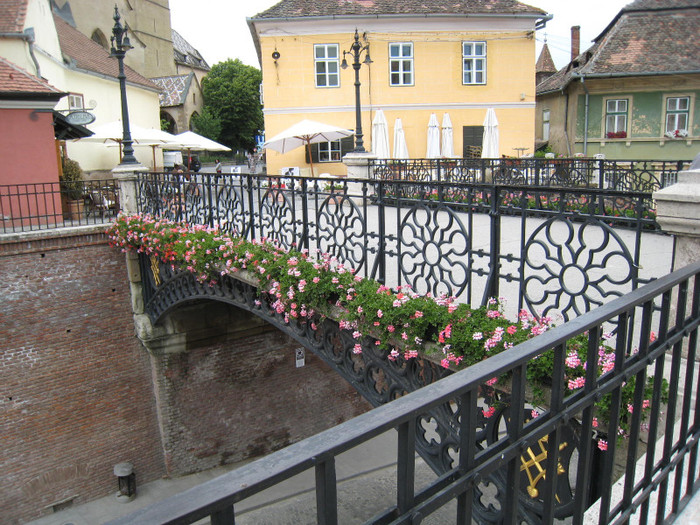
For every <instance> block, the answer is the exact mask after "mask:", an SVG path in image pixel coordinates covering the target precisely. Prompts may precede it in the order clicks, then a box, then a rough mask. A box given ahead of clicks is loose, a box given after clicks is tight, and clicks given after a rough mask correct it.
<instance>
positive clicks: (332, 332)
mask: <svg viewBox="0 0 700 525" xmlns="http://www.w3.org/2000/svg"><path fill="white" fill-rule="evenodd" d="M140 266H141V274H142V284H143V292H144V301H145V312H146V313H147V314H148V316H149V317H150V319H151V321H152V323H153V324H154V325H158V323H159V322H160V321H161V320H162V319H163V317H164V316H165V315H166V314H167V313H168V312H170V311H172V310H174V309H175V308H177V307H178V306H179V305H184V304H185V303H187V302H191V301H195V300H198V301H201V300H212V301H219V302H224V303H227V304H230V305H233V306H236V307H238V308H241V309H243V310H246V311H248V312H251V313H252V314H254V315H256V316H258V317H260V318H262V319H263V320H265V321H266V322H267V323H269V324H270V325H273V326H275V327H276V328H278V329H279V330H281V331H282V332H284V333H286V334H288V335H289V336H291V337H292V338H294V339H295V340H296V341H298V342H299V343H300V344H301V345H302V346H304V347H305V348H306V349H307V350H309V351H311V352H313V353H314V354H315V355H317V356H318V357H320V358H321V359H323V361H325V362H326V363H327V364H328V365H329V366H330V367H331V368H332V369H333V370H335V371H336V372H337V373H338V374H340V375H341V376H342V377H343V378H344V379H345V380H346V381H348V382H349V383H350V384H351V385H352V386H353V387H354V388H355V389H356V390H357V391H358V392H359V393H360V394H361V395H362V396H363V397H364V398H365V399H367V400H368V401H369V402H370V403H371V404H372V405H373V406H379V405H381V404H384V403H388V402H390V401H392V400H394V399H396V398H398V397H400V396H402V395H404V394H405V393H408V392H412V391H414V390H417V389H419V388H421V387H422V386H424V385H426V384H429V383H432V382H434V381H437V380H438V379H440V378H442V377H444V376H445V375H446V374H449V373H450V372H449V371H448V370H445V369H444V368H442V367H441V366H440V365H439V364H436V363H434V362H432V361H429V360H427V359H424V358H422V357H419V358H413V359H408V360H405V359H403V358H398V359H396V360H390V359H388V351H386V350H381V349H380V348H379V347H378V346H377V345H375V341H374V340H373V339H371V338H365V339H363V340H362V341H361V344H362V353H355V352H354V351H353V350H354V347H355V344H356V343H357V340H356V339H353V337H352V333H351V332H350V331H348V330H344V329H341V328H340V327H339V325H338V323H337V322H335V321H333V320H332V319H328V318H325V319H322V320H321V319H317V320H316V322H314V323H312V321H309V320H303V321H300V320H298V319H290V320H289V322H288V323H287V322H285V319H284V316H283V315H280V314H278V313H277V312H276V311H275V310H274V308H272V307H271V306H270V301H268V300H267V297H266V296H267V294H261V293H259V291H258V288H257V287H256V285H255V283H253V282H247V281H246V280H245V277H243V278H242V279H241V278H234V277H230V276H224V277H222V278H221V280H220V282H218V283H217V284H214V285H211V284H209V283H200V282H198V281H197V279H196V278H195V276H194V275H193V274H192V273H191V272H188V271H179V270H173V269H172V268H171V267H170V266H168V265H163V264H161V265H152V264H151V261H149V260H148V259H147V258H146V257H145V256H143V255H141V256H140ZM312 324H313V325H314V326H315V328H316V329H314V328H313V327H312ZM482 395H483V400H484V403H485V404H486V405H489V406H496V407H499V408H497V410H496V413H495V414H494V415H492V416H491V417H488V418H487V417H485V416H484V414H483V413H482V411H479V413H478V414H477V418H476V419H477V448H478V449H482V448H486V447H487V446H489V445H491V444H493V443H495V442H496V441H497V440H498V437H499V434H500V433H501V432H502V431H503V430H504V427H505V425H507V424H509V420H510V417H509V409H508V396H507V394H505V393H503V392H499V391H496V390H493V389H492V388H490V387H487V386H484V388H483V391H482ZM458 410H459V405H458V402H457V400H454V401H452V402H450V403H447V404H444V405H438V406H435V407H434V408H433V409H432V410H431V411H430V412H428V413H423V414H416V425H415V428H416V440H415V448H416V451H417V452H418V453H419V454H420V455H421V456H422V457H423V459H424V460H425V461H426V463H427V464H428V465H430V467H431V468H432V469H433V470H434V471H435V472H436V473H437V474H438V478H437V480H436V481H435V490H436V491H437V490H439V489H441V488H444V487H445V485H446V484H449V483H451V482H452V481H453V479H451V475H450V471H451V469H453V468H454V467H456V465H457V459H458V455H459V442H460V439H459V435H458V428H459V421H458V416H457V414H458ZM529 412H530V411H528V414H524V415H523V417H524V419H528V418H529V417H530V414H529ZM567 428H568V431H567V443H568V444H569V445H570V446H568V447H567V449H565V450H564V451H563V452H562V453H560V456H559V463H560V466H561V468H562V469H564V471H567V472H568V467H567V464H568V463H569V462H570V463H571V464H572V465H573V463H574V460H573V459H572V457H573V456H575V455H576V451H577V448H578V436H577V432H576V429H575V427H574V426H571V425H567ZM477 452H478V451H477ZM539 452H540V451H534V453H533V451H531V450H529V451H526V452H525V454H524V456H523V466H522V467H521V474H522V482H521V487H524V488H523V491H522V493H521V496H520V500H521V502H522V505H520V512H521V520H520V521H521V522H525V523H532V524H536V523H541V521H542V509H543V502H542V500H541V499H540V498H539V497H538V490H537V484H538V483H539V482H540V481H541V480H542V479H543V476H542V474H541V473H542V472H544V471H545V470H546V468H547V467H546V463H547V458H546V453H545V454H544V455H542V454H539V455H538V453H539ZM526 458H527V459H526ZM531 458H534V459H531ZM453 476H454V474H453ZM563 477H565V478H569V479H570V480H571V482H564V483H562V482H561V481H559V482H558V483H557V487H558V489H557V505H558V506H557V511H556V515H557V517H560V518H561V517H565V516H568V515H570V514H571V512H572V509H573V494H572V493H573V492H574V489H573V488H572V486H571V483H573V480H574V479H575V476H574V475H572V474H571V473H569V475H567V476H563ZM455 479H456V478H455ZM506 495H507V488H506V484H505V472H502V471H501V470H496V471H494V472H493V473H491V474H488V475H484V476H483V478H482V479H481V480H480V481H479V482H478V484H477V486H476V490H475V499H474V502H473V505H474V512H475V516H477V517H478V521H479V522H480V523H499V522H501V521H502V519H503V516H502V515H501V514H502V513H501V508H503V505H501V504H500V502H502V501H505V498H506Z"/></svg>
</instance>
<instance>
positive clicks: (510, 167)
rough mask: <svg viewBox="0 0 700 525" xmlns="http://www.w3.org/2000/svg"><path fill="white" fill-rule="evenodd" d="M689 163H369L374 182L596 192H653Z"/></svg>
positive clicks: (589, 160) (573, 160)
mask: <svg viewBox="0 0 700 525" xmlns="http://www.w3.org/2000/svg"><path fill="white" fill-rule="evenodd" d="M691 162H692V161H683V160H681V161H658V160H606V159H592V158H560V159H546V158H517V159H516V158H502V159H471V158H459V159H407V160H394V159H373V160H370V161H369V166H370V173H371V176H372V177H373V178H374V179H376V180H407V181H420V182H426V181H435V182H439V181H445V182H464V183H481V184H485V183H495V184H506V185H534V186H558V187H567V188H598V189H613V190H619V191H633V192H636V191H639V192H646V193H652V192H654V191H656V190H658V189H660V188H664V187H666V186H669V185H671V184H674V183H675V182H676V179H677V177H678V172H679V171H681V170H682V169H684V167H685V168H687V167H688V166H689V165H690V163H691Z"/></svg>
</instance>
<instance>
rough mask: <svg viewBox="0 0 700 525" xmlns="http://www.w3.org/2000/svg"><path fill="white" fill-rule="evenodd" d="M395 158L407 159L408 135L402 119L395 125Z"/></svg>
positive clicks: (398, 119) (397, 120)
mask: <svg viewBox="0 0 700 525" xmlns="http://www.w3.org/2000/svg"><path fill="white" fill-rule="evenodd" d="M394 158H395V159H407V158H408V146H406V135H405V134H404V132H403V124H402V123H401V119H400V118H397V119H396V122H395V123H394Z"/></svg>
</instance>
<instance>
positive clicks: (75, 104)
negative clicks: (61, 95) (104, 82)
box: [68, 93, 85, 111]
mask: <svg viewBox="0 0 700 525" xmlns="http://www.w3.org/2000/svg"><path fill="white" fill-rule="evenodd" d="M68 109H69V110H71V111H82V110H84V109H85V100H84V99H83V95H82V94H80V93H68Z"/></svg>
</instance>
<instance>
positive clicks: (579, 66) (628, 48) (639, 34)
mask: <svg viewBox="0 0 700 525" xmlns="http://www.w3.org/2000/svg"><path fill="white" fill-rule="evenodd" d="M688 4H692V5H690V6H688ZM698 27H700V4H698V2H697V0H637V1H636V2H633V3H632V4H630V5H629V6H627V7H625V8H624V9H622V10H621V11H620V13H619V14H618V15H617V17H615V19H614V20H613V23H611V24H610V25H609V26H608V28H607V29H606V30H605V31H604V32H603V33H602V34H601V35H600V36H599V37H598V38H597V39H596V43H595V44H594V45H593V46H592V47H591V48H589V49H588V50H587V51H585V52H584V53H581V54H580V55H579V56H578V57H576V58H575V59H574V60H573V61H572V62H570V63H569V64H568V65H567V66H566V67H564V68H562V69H560V70H559V71H557V72H556V73H555V74H554V75H552V76H551V77H549V78H548V79H546V80H544V81H543V82H541V83H540V84H538V85H537V93H538V94H544V93H550V92H552V91H558V90H561V89H564V88H565V87H566V86H567V85H568V84H569V82H571V80H572V78H573V77H574V75H577V76H578V75H584V76H585V75H591V76H596V75H606V76H607V75H610V76H613V77H614V76H615V75H616V74H619V75H630V74H632V75H634V74H671V73H683V72H697V71H700V40H698V38H697V34H698Z"/></svg>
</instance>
